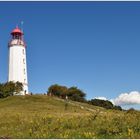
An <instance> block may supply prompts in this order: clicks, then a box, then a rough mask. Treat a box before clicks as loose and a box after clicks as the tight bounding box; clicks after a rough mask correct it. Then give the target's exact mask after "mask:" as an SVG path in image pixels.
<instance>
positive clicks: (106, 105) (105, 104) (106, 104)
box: [89, 99, 113, 109]
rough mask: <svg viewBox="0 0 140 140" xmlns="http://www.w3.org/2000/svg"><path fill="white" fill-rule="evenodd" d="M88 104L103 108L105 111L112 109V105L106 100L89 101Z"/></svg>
mask: <svg viewBox="0 0 140 140" xmlns="http://www.w3.org/2000/svg"><path fill="white" fill-rule="evenodd" d="M89 103H90V104H92V105H96V106H100V107H104V108H106V109H113V104H112V103H111V102H110V101H108V100H100V99H91V101H89Z"/></svg>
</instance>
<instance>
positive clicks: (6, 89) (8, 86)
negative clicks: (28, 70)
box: [0, 81, 23, 98]
mask: <svg viewBox="0 0 140 140" xmlns="http://www.w3.org/2000/svg"><path fill="white" fill-rule="evenodd" d="M22 90H23V84H22V83H20V82H16V83H14V82H12V81H10V82H7V83H2V84H0V98H5V97H7V96H12V95H13V94H18V93H19V92H20V91H22Z"/></svg>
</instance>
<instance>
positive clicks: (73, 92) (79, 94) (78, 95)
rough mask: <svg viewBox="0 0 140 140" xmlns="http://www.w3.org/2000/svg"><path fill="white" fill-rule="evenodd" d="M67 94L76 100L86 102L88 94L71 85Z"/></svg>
mask: <svg viewBox="0 0 140 140" xmlns="http://www.w3.org/2000/svg"><path fill="white" fill-rule="evenodd" d="M66 95H67V96H68V98H69V99H71V100H74V101H79V102H85V101H86V100H85V96H86V94H85V93H84V92H83V91H82V90H80V89H78V88H77V87H70V88H69V89H68V90H67V92H66Z"/></svg>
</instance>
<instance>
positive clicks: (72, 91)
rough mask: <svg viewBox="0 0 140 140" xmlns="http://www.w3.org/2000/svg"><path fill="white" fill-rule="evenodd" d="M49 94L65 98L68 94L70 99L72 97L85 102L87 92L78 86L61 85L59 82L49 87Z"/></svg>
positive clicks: (74, 99)
mask: <svg viewBox="0 0 140 140" xmlns="http://www.w3.org/2000/svg"><path fill="white" fill-rule="evenodd" d="M47 94H48V95H51V96H53V95H54V96H57V97H61V98H63V99H66V96H67V97H68V99H71V100H73V101H79V102H85V101H86V100H85V96H86V94H85V93H84V92H83V91H82V90H80V89H78V88H77V87H70V88H67V87H66V86H60V85H58V84H55V85H52V86H50V87H49V88H48V92H47Z"/></svg>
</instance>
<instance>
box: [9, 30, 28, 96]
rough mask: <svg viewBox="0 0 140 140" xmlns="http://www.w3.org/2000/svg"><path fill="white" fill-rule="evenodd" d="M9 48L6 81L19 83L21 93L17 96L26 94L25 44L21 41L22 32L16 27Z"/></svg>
mask: <svg viewBox="0 0 140 140" xmlns="http://www.w3.org/2000/svg"><path fill="white" fill-rule="evenodd" d="M11 35H12V39H11V41H10V42H9V44H8V47H9V74H8V81H13V82H17V81H18V82H21V83H22V84H23V91H21V92H20V93H19V95H25V94H28V80H27V64H26V44H25V42H24V40H23V32H22V31H21V30H20V29H19V28H18V27H16V28H15V29H14V30H13V31H12V32H11Z"/></svg>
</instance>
